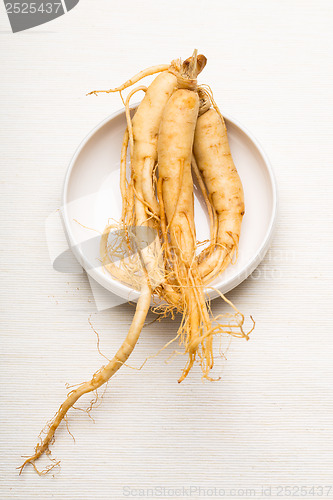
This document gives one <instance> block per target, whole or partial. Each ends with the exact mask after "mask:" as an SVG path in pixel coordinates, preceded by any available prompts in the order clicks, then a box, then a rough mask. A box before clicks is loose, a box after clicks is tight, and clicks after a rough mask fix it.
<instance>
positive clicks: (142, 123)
mask: <svg viewBox="0 0 333 500" xmlns="http://www.w3.org/2000/svg"><path fill="white" fill-rule="evenodd" d="M176 85H177V78H176V76H175V75H173V74H172V73H170V72H169V71H165V72H163V73H161V74H160V75H158V76H157V77H156V78H155V80H154V81H153V82H152V83H151V84H150V85H149V87H148V89H147V92H146V94H145V97H144V98H143V99H142V101H141V103H140V105H139V107H138V109H137V110H136V113H135V115H134V117H133V120H132V127H133V142H134V145H135V147H134V153H133V158H132V162H131V168H132V172H133V179H134V185H135V190H136V192H137V195H138V197H140V198H141V199H142V200H143V202H144V204H145V205H146V214H147V216H149V215H150V213H152V214H154V215H159V211H160V209H159V204H158V202H157V199H156V196H155V191H154V185H153V169H154V167H155V164H156V162H157V138H158V132H159V128H160V123H161V119H162V114H163V110H164V107H165V105H166V103H167V102H168V99H169V98H170V96H171V95H172V94H173V92H174V90H175V89H176ZM147 207H148V210H147Z"/></svg>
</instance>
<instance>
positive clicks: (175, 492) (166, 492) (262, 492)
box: [122, 485, 333, 498]
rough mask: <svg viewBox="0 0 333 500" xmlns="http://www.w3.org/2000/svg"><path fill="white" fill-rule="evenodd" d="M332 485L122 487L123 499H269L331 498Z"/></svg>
mask: <svg viewBox="0 0 333 500" xmlns="http://www.w3.org/2000/svg"><path fill="white" fill-rule="evenodd" d="M332 493H333V487H332V485H307V486H304V485H293V486H290V485H277V486H266V485H265V486H264V485H263V486H260V487H259V488H219V487H216V486H213V487H211V488H208V487H203V486H195V485H193V486H187V487H186V486H178V487H174V488H172V487H167V486H155V487H152V488H135V487H133V486H123V488H122V495H123V497H125V498H136V497H138V498H140V497H141V498H191V497H195V498H223V497H234V498H255V497H257V498H269V497H326V498H327V497H331V496H332Z"/></svg>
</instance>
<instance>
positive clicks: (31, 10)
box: [4, 0, 80, 33]
mask: <svg viewBox="0 0 333 500" xmlns="http://www.w3.org/2000/svg"><path fill="white" fill-rule="evenodd" d="M79 1H80V0H34V1H28V2H27V1H22V0H21V1H12V2H11V1H7V0H4V4H5V8H6V12H7V15H8V19H9V22H10V25H11V28H12V32H13V33H17V32H19V31H25V30H28V29H30V28H34V27H35V26H40V25H41V24H45V23H48V22H50V21H53V19H57V17H60V16H63V15H64V14H66V13H67V12H68V11H70V10H72V9H73V8H74V7H75V6H76V5H77V4H78V3H79Z"/></svg>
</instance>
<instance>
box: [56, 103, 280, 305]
mask: <svg viewBox="0 0 333 500" xmlns="http://www.w3.org/2000/svg"><path fill="white" fill-rule="evenodd" d="M139 104H140V103H134V104H133V105H131V109H136V108H137V106H138V105H139ZM123 114H125V110H124V108H121V109H119V110H117V111H115V112H114V113H111V114H110V115H108V116H107V117H106V118H104V120H102V121H101V122H99V123H98V124H97V125H96V126H95V127H93V128H92V129H91V130H90V132H88V134H87V135H86V136H85V137H84V138H83V140H82V141H81V142H80V143H79V145H78V146H77V148H76V150H75V152H74V154H73V156H72V158H71V160H70V162H69V165H68V167H67V171H66V174H65V178H64V182H63V188H62V207H61V216H62V220H63V225H64V230H65V234H66V238H67V241H68V244H69V247H70V250H71V251H72V252H73V254H74V256H75V258H76V259H77V260H78V262H79V264H80V265H81V266H82V267H83V269H84V270H85V271H86V273H87V274H88V275H89V277H91V278H93V279H94V280H95V281H97V283H99V284H100V285H101V286H102V287H103V288H105V289H106V290H108V291H110V292H112V293H114V294H116V295H117V296H118V297H121V298H123V299H125V300H131V301H136V300H137V299H138V298H139V296H140V292H139V291H137V290H134V289H133V288H131V287H129V286H128V285H125V284H124V283H121V282H120V281H117V280H116V279H114V278H113V277H112V276H111V275H110V274H108V275H107V278H105V279H103V276H102V275H101V274H100V273H97V271H95V270H94V269H91V267H90V266H89V264H88V263H87V262H86V259H85V256H84V254H83V253H82V252H81V249H80V245H77V242H76V241H75V238H74V235H73V233H72V230H71V224H70V221H69V216H68V213H67V208H66V207H67V205H68V203H69V202H68V200H67V196H68V187H69V181H70V177H71V173H72V170H73V167H74V165H75V162H76V160H77V158H78V156H79V154H80V153H81V151H82V150H83V148H84V147H85V145H86V144H87V143H88V141H89V140H90V139H91V138H92V137H93V136H94V135H95V134H96V133H97V132H98V131H99V130H100V129H101V128H102V127H104V126H105V125H106V124H107V123H109V122H111V121H112V120H114V119H115V118H117V117H119V116H120V115H123ZM223 118H224V119H225V120H226V122H229V123H230V124H232V125H234V126H236V127H237V128H238V129H240V130H241V131H242V132H243V133H244V134H245V135H246V136H247V137H248V138H249V139H250V141H251V142H252V143H253V144H254V145H255V147H256V148H257V150H258V152H259V153H260V155H261V157H262V159H263V162H264V165H265V167H266V169H267V172H268V175H269V181H270V184H271V188H272V213H271V217H270V220H269V224H268V228H267V231H266V233H265V236H264V238H263V240H262V243H261V245H260V247H259V249H258V251H257V253H256V255H254V256H253V257H252V259H251V260H250V261H249V262H247V264H245V265H244V266H243V268H241V269H240V270H239V272H238V273H237V274H236V276H234V277H231V278H230V279H229V280H228V281H227V282H226V283H225V284H224V286H223V291H222V292H221V293H223V294H226V293H228V292H230V291H231V290H233V289H234V288H236V287H237V286H238V285H240V284H241V283H243V281H245V280H246V279H247V278H248V277H249V276H250V275H251V274H252V272H253V271H254V270H255V269H256V268H257V267H258V265H259V264H260V263H261V262H262V260H263V259H264V257H265V255H266V253H267V251H268V249H269V247H270V243H271V241H272V238H273V235H274V229H275V225H276V219H277V211H278V191H277V182H276V177H275V174H274V170H273V168H272V165H271V162H270V160H269V158H268V156H267V154H266V153H265V151H264V149H263V147H262V146H261V144H260V142H259V141H258V139H257V138H256V137H255V136H254V135H253V133H252V132H251V131H250V130H249V129H248V128H247V127H245V126H244V125H243V124H241V123H240V122H239V121H238V120H236V119H234V118H233V117H232V116H230V115H228V114H223ZM85 264H86V265H85ZM215 288H216V289H218V290H219V287H218V286H216V287H215ZM205 294H206V296H207V297H209V298H210V299H214V298H216V297H218V296H219V293H218V292H216V290H214V289H212V288H210V287H206V288H205Z"/></svg>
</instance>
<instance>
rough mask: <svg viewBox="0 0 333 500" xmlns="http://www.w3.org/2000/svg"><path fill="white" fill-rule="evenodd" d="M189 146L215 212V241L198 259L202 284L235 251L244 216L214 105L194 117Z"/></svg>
mask: <svg viewBox="0 0 333 500" xmlns="http://www.w3.org/2000/svg"><path fill="white" fill-rule="evenodd" d="M193 149H194V156H195V159H196V161H197V165H198V168H199V170H200V172H201V174H202V177H203V180H204V182H205V185H206V188H207V191H208V194H209V199H210V200H211V203H212V206H213V208H214V210H215V212H216V214H217V235H216V241H214V242H213V243H212V245H211V247H210V248H209V249H208V250H204V251H203V252H202V254H201V255H200V256H199V258H198V268H199V273H200V276H201V277H202V279H203V281H204V283H209V282H211V281H212V280H213V279H214V278H215V277H216V276H218V275H219V274H220V273H221V272H222V271H223V270H224V269H225V268H226V267H227V266H228V264H229V263H230V262H231V259H232V256H233V255H234V253H235V252H237V248H238V242H239V237H240V230H241V224H242V218H243V215H244V194H243V188H242V183H241V180H240V178H239V175H238V173H237V170H236V167H235V165H234V162H233V159H232V156H231V152H230V148H229V143H228V137H227V130H226V126H225V123H224V120H223V118H221V116H220V115H219V113H218V112H217V111H216V110H215V109H214V108H211V109H209V110H208V111H207V112H206V113H204V114H203V115H201V116H200V117H199V118H198V121H197V126H196V130H195V136H194V145H193Z"/></svg>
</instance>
